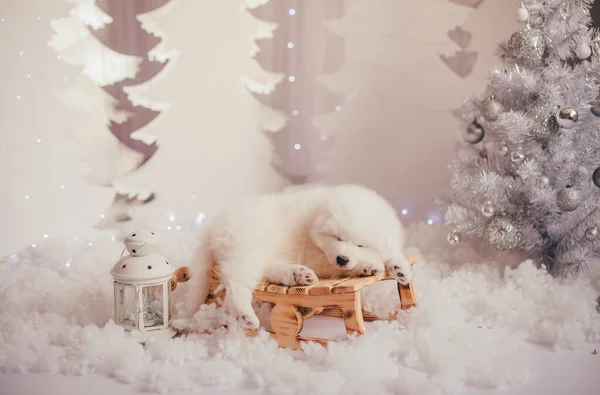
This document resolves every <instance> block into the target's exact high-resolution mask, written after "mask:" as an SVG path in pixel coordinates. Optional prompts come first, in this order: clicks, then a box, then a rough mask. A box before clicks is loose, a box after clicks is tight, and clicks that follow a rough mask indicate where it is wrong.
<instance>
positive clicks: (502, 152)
mask: <svg viewBox="0 0 600 395" xmlns="http://www.w3.org/2000/svg"><path fill="white" fill-rule="evenodd" d="M508 151H509V149H508V145H506V143H505V142H504V141H502V142H501V143H500V146H499V147H498V155H500V156H506V155H508Z"/></svg>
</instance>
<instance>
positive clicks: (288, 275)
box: [264, 264, 319, 287]
mask: <svg viewBox="0 0 600 395" xmlns="http://www.w3.org/2000/svg"><path fill="white" fill-rule="evenodd" d="M264 278H265V280H267V281H270V282H273V283H276V284H281V285H287V286H288V287H294V286H298V285H312V284H316V283H317V281H319V279H318V278H317V275H316V274H315V272H313V271H312V270H311V269H309V268H308V267H306V266H304V265H290V264H284V265H281V266H278V267H275V268H270V269H268V270H267V271H266V273H265V275H264Z"/></svg>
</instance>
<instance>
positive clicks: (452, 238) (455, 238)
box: [448, 232, 461, 245]
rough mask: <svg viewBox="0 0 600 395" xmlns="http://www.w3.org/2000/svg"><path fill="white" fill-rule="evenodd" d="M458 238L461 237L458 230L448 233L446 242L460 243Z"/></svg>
mask: <svg viewBox="0 0 600 395" xmlns="http://www.w3.org/2000/svg"><path fill="white" fill-rule="evenodd" d="M460 239H461V236H460V233H458V232H450V233H448V243H450V244H451V245H454V244H458V243H460Z"/></svg>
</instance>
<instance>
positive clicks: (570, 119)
mask: <svg viewBox="0 0 600 395" xmlns="http://www.w3.org/2000/svg"><path fill="white" fill-rule="evenodd" d="M578 120H579V114H578V113H577V110H575V109H574V108H573V107H565V108H561V109H560V110H558V112H557V113H556V122H558V124H559V125H560V127H561V128H570V127H571V126H573V125H575V122H577V121H578Z"/></svg>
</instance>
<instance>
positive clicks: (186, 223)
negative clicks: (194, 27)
mask: <svg viewBox="0 0 600 395" xmlns="http://www.w3.org/2000/svg"><path fill="white" fill-rule="evenodd" d="M288 14H289V15H290V16H292V17H293V16H296V14H297V10H296V9H295V8H290V9H289V10H288ZM36 19H37V20H38V21H42V19H43V18H42V17H40V16H37V17H36ZM5 22H6V19H5V18H0V24H2V23H5ZM285 45H286V47H287V48H288V49H289V50H292V49H294V48H296V44H295V43H294V42H293V41H289V42H287V43H286V44H285ZM25 54H26V51H25V50H20V51H19V52H18V55H19V56H24V55H25ZM57 59H59V60H60V59H61V56H60V55H57ZM148 59H149V60H150V61H153V60H155V59H154V56H153V55H149V56H148ZM23 76H24V77H25V78H27V79H34V78H36V76H33V75H32V74H31V73H27V72H25V73H23ZM37 78H41V77H37ZM67 80H68V78H67V77H62V81H63V82H66V81H67ZM287 80H288V81H289V82H290V83H293V82H295V81H296V77H295V76H294V75H289V76H287ZM43 83H44V85H48V81H46V80H43ZM55 88H57V89H58V87H55ZM25 99H26V98H25V97H24V96H23V94H22V93H17V94H15V95H14V100H25ZM342 109H343V107H342V106H341V105H336V106H335V111H338V112H339V111H342ZM292 115H293V116H298V115H300V114H299V111H298V110H297V109H294V110H292ZM320 138H321V139H322V140H327V138H328V136H327V135H325V134H322V135H321V136H320ZM43 142H44V141H43V139H41V138H35V139H33V140H31V141H30V142H29V143H30V144H43ZM9 148H10V149H24V147H20V146H19V147H18V146H16V145H14V144H12V145H11V144H9V145H7V144H1V143H0V152H1V151H5V150H7V149H9ZM302 148H303V147H302V146H301V145H300V144H299V143H294V149H295V150H300V149H302ZM76 179H78V177H76ZM79 182H83V181H79ZM56 188H57V189H59V190H67V189H68V185H67V184H66V183H61V184H59V185H57V186H56ZM22 198H23V199H25V200H32V199H34V198H36V196H34V194H32V193H29V194H25V195H23V196H22ZM196 199H197V195H191V196H190V200H196ZM399 214H401V216H402V217H406V216H408V214H409V210H408V209H407V208H403V209H401V210H399ZM99 216H100V218H103V216H104V214H100V215H99ZM206 217H207V216H206V214H205V213H204V212H200V213H198V214H196V216H195V217H193V216H191V217H188V214H185V215H182V216H177V215H176V214H175V212H174V211H172V210H170V211H168V212H167V213H166V215H165V217H164V218H165V220H166V221H165V222H166V223H163V225H160V226H159V227H163V229H164V230H166V231H175V232H180V231H185V230H197V229H199V228H200V227H201V226H202V225H203V223H204V222H205V220H206ZM159 218H160V216H159ZM192 218H193V219H192ZM156 222H157V223H160V222H162V221H161V220H160V219H158V220H157V221H156ZM426 222H427V224H429V225H433V224H434V223H436V222H439V221H438V218H436V216H435V215H430V217H429V218H427V220H426ZM90 226H91V224H90ZM132 226H133V224H132ZM157 228H158V227H157ZM115 233H116V232H115ZM40 236H41V237H40V239H41V241H42V242H43V241H46V240H49V239H51V235H50V232H47V233H43V234H42V235H40ZM108 238H109V239H110V240H111V241H113V242H117V241H119V240H120V238H119V236H117V235H115V234H112V235H110V236H108ZM36 239H37V238H36ZM65 243H67V244H73V243H77V244H83V245H84V246H86V247H89V248H91V247H93V246H94V243H93V242H92V241H89V240H84V239H83V238H82V237H80V236H72V237H71V238H67V239H66V240H65ZM29 246H30V247H31V248H38V247H40V243H39V242H34V243H31V244H30V245H29ZM8 257H9V259H10V260H11V261H18V260H19V253H13V254H10V255H9V256H8ZM70 265H71V260H68V261H66V262H65V266H66V267H69V266H70Z"/></svg>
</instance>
